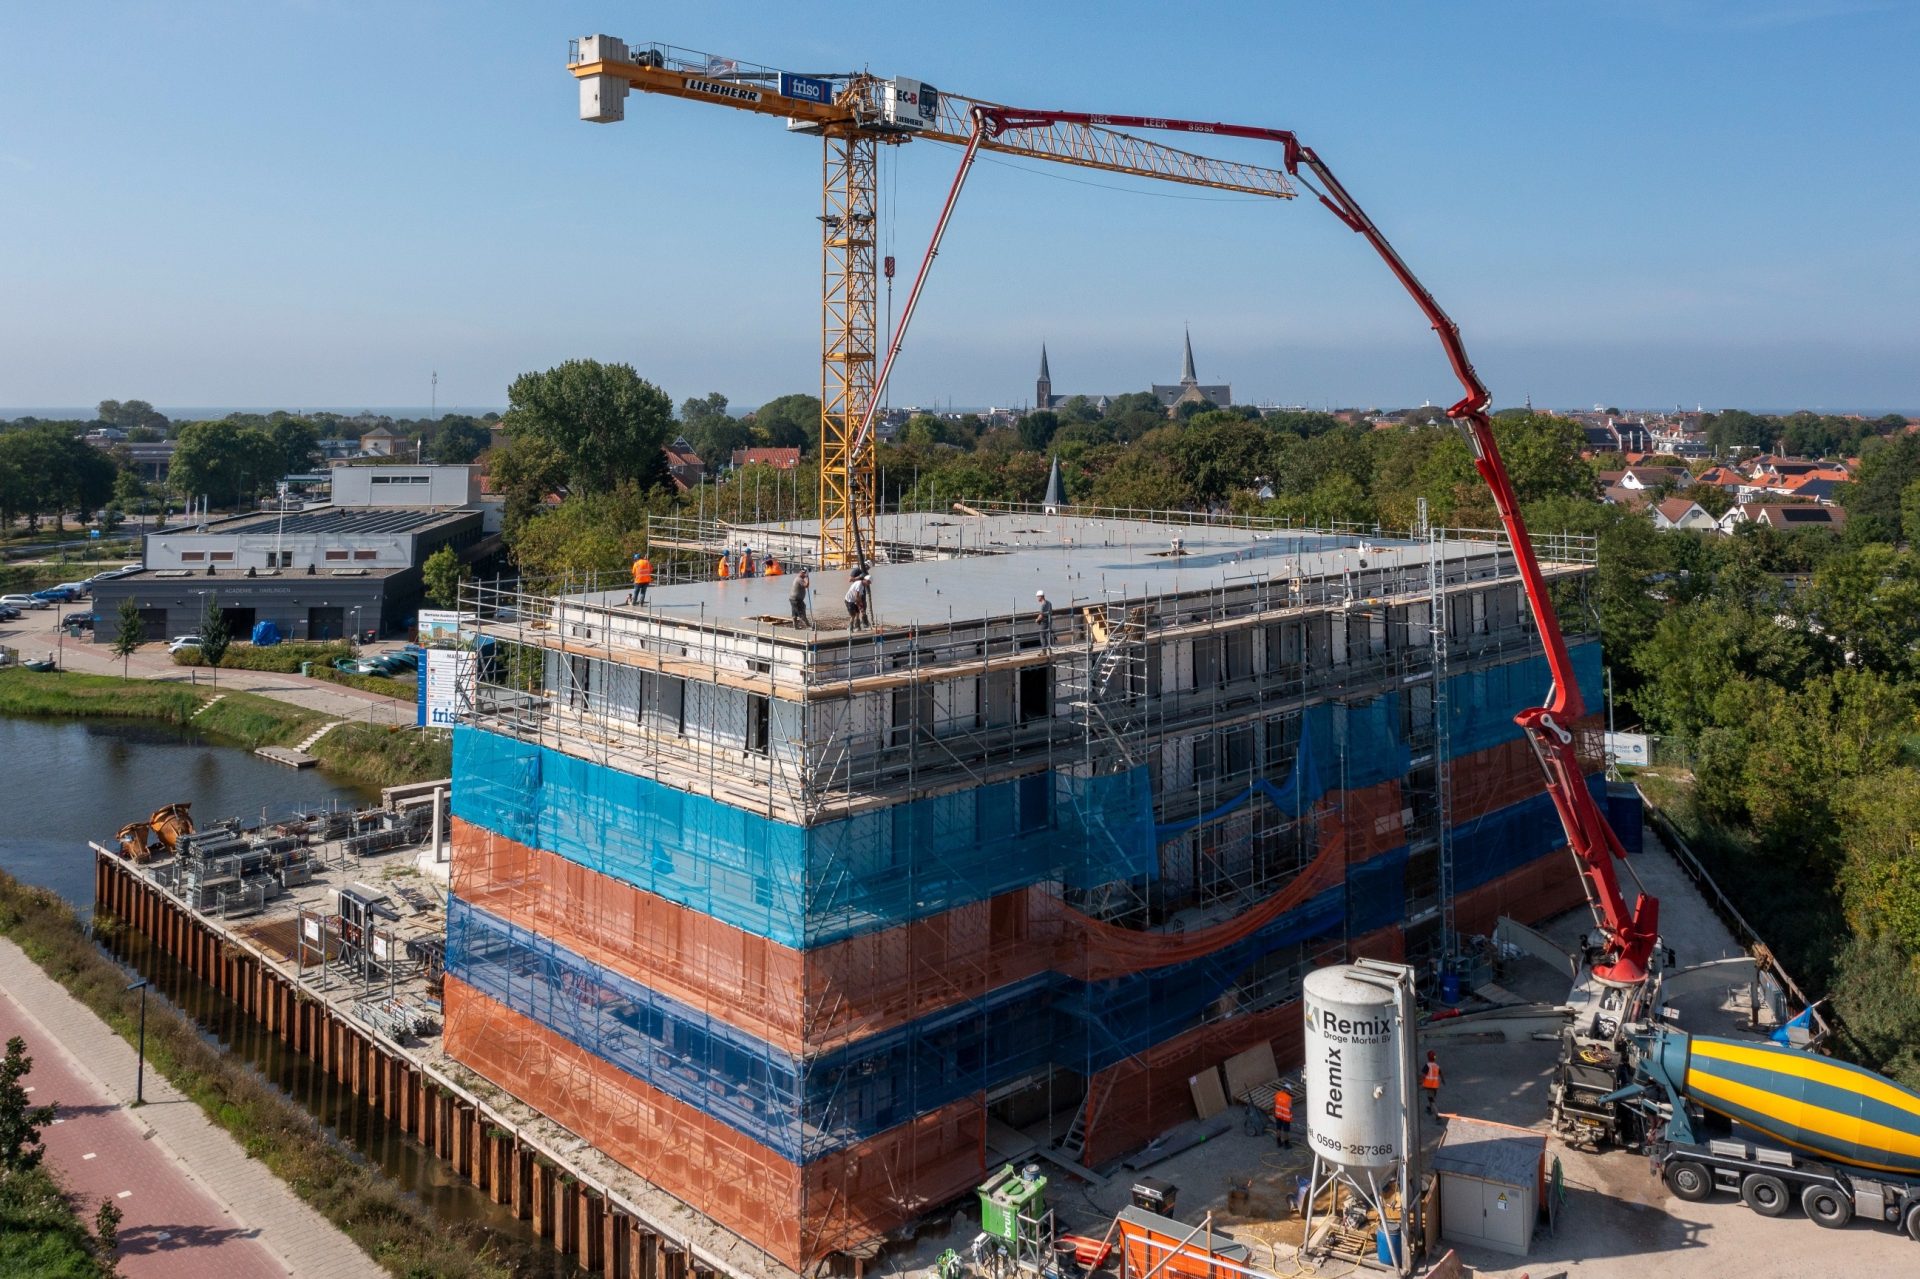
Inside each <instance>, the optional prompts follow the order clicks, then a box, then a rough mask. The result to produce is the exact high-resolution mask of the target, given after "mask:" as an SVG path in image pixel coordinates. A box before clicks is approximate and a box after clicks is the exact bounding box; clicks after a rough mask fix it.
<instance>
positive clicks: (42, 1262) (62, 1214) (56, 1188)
mask: <svg viewBox="0 0 1920 1279" xmlns="http://www.w3.org/2000/svg"><path fill="white" fill-rule="evenodd" d="M27 1047H28V1050H29V1051H32V1050H33V1048H34V1045H32V1044H29V1045H27ZM28 1078H29V1079H31V1078H32V1076H28ZM99 1274H100V1271H99V1268H98V1266H97V1263H96V1262H95V1261H94V1252H93V1236H92V1235H91V1234H89V1233H88V1232H87V1228H86V1227H85V1226H83V1225H82V1224H81V1223H80V1218H79V1216H78V1214H76V1213H75V1212H74V1210H73V1205H72V1204H71V1203H69V1202H68V1200H67V1197H66V1195H65V1194H64V1193H63V1192H62V1191H61V1189H60V1183H59V1181H58V1180H57V1179H56V1178H55V1177H54V1175H53V1173H52V1172H51V1171H49V1170H48V1169H47V1168H46V1167H45V1166H42V1167H39V1168H35V1169H32V1170H31V1171H28V1172H0V1275H32V1276H33V1279H98V1276H99Z"/></svg>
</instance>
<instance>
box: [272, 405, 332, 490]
mask: <svg viewBox="0 0 1920 1279" xmlns="http://www.w3.org/2000/svg"><path fill="white" fill-rule="evenodd" d="M266 434H267V438H269V439H270V440H272V441H273V451H274V454H275V457H274V467H273V469H274V471H275V472H276V474H274V475H273V476H270V477H268V476H263V477H262V478H263V479H269V478H270V479H275V480H277V479H278V478H279V477H280V476H282V475H299V474H302V473H303V472H306V471H310V470H312V469H313V459H314V456H315V455H316V454H318V453H319V452H320V436H319V434H318V433H317V432H315V431H314V429H313V423H312V422H310V421H308V420H307V419H305V418H299V417H293V416H291V415H289V416H286V417H282V418H279V419H278V420H276V421H275V422H274V423H273V425H271V426H269V427H268V428H267V431H266Z"/></svg>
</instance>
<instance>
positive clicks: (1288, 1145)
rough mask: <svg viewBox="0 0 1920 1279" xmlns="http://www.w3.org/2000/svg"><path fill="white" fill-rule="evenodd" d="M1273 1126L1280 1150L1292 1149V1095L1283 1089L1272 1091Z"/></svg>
mask: <svg viewBox="0 0 1920 1279" xmlns="http://www.w3.org/2000/svg"><path fill="white" fill-rule="evenodd" d="M1273 1126H1274V1128H1275V1129H1276V1130H1277V1138H1278V1140H1279V1142H1280V1149H1282V1150H1291V1149H1292V1148H1293V1094H1292V1093H1290V1092H1288V1091H1287V1090H1286V1089H1285V1088H1276V1089H1274V1090H1273Z"/></svg>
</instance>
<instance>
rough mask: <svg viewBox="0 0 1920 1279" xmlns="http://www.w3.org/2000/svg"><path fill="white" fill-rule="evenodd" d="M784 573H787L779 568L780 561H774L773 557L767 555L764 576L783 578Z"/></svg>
mask: <svg viewBox="0 0 1920 1279" xmlns="http://www.w3.org/2000/svg"><path fill="white" fill-rule="evenodd" d="M786 572H787V570H785V569H783V568H781V567H780V561H779V560H777V559H775V558H774V557H773V556H771V555H769V556H767V567H766V571H765V573H764V576H766V577H784V576H785V575H786Z"/></svg>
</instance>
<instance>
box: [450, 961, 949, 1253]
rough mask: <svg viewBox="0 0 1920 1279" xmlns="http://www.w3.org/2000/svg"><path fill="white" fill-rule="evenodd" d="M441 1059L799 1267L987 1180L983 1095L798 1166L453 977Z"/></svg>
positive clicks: (874, 1238)
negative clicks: (496, 1087) (468, 1068)
mask: <svg viewBox="0 0 1920 1279" xmlns="http://www.w3.org/2000/svg"><path fill="white" fill-rule="evenodd" d="M446 1049H447V1052H448V1053H449V1054H450V1055H451V1056H453V1057H454V1058H455V1059H457V1060H459V1061H462V1062H464V1063H466V1064H467V1065H469V1066H471V1067H472V1068H473V1069H475V1070H477V1071H479V1072H480V1073H481V1074H483V1075H485V1076H486V1077H487V1078H489V1079H491V1080H492V1081H493V1082H494V1083H496V1084H498V1085H499V1086H500V1087H502V1088H505V1089H507V1090H508V1091H509V1092H511V1093H513V1094H514V1095H515V1096H516V1097H518V1098H520V1099H521V1100H523V1101H525V1102H526V1103H527V1104H529V1105H531V1106H533V1107H535V1108H536V1109H538V1110H539V1111H540V1112H541V1113H543V1114H545V1115H547V1116H548V1117H550V1118H552V1119H553V1120H555V1121H556V1122H558V1123H560V1124H561V1125H563V1126H564V1127H566V1128H568V1129H570V1130H571V1131H573V1132H575V1133H577V1134H578V1135H580V1136H581V1137H583V1138H585V1139H586V1140H588V1141H590V1142H592V1143H593V1145H594V1146H595V1147H596V1148H598V1149H599V1150H601V1151H603V1152H605V1153H606V1154H608V1155H610V1156H611V1157H613V1158H614V1159H616V1160H618V1161H619V1162H620V1163H622V1164H624V1165H626V1166H627V1167H628V1168H631V1169H632V1170H633V1171H634V1172H635V1173H637V1174H638V1175H639V1176H641V1177H642V1178H644V1179H645V1180H647V1181H648V1182H650V1183H652V1184H653V1185H656V1186H658V1187H660V1188H661V1189H662V1190H665V1191H667V1192H668V1193H670V1194H672V1195H674V1196H676V1197H677V1198H679V1199H681V1200H683V1201H684V1202H686V1203H688V1204H691V1205H693V1206H694V1207H696V1208H698V1209H699V1210H700V1211H701V1212H702V1213H704V1214H706V1215H707V1216H709V1217H711V1218H713V1219H714V1220H715V1221H717V1222H719V1223H720V1224H721V1225H723V1226H725V1227H726V1228H727V1229H729V1230H732V1231H733V1232H735V1233H736V1234H738V1235H740V1236H741V1237H742V1238H744V1239H746V1240H748V1241H749V1242H751V1243H753V1244H754V1245H755V1246H757V1247H759V1248H762V1249H764V1250H765V1251H766V1252H767V1253H768V1254H770V1255H771V1256H772V1257H773V1258H774V1259H775V1260H777V1261H778V1262H780V1263H781V1264H782V1265H785V1266H788V1267H790V1268H792V1269H795V1270H801V1271H804V1270H805V1269H806V1268H807V1267H809V1266H810V1265H812V1264H813V1263H815V1262H818V1261H820V1260H822V1259H823V1258H825V1257H827V1256H828V1255H830V1254H832V1253H835V1252H846V1251H850V1250H853V1249H857V1248H860V1247H861V1246H863V1245H867V1244H871V1243H873V1242H875V1241H877V1240H879V1239H881V1238H883V1237H884V1236H886V1235H887V1234H888V1233H889V1232H891V1231H893V1230H895V1229H897V1228H899V1227H900V1226H902V1225H905V1224H907V1223H908V1222H911V1221H913V1220H915V1219H917V1218H918V1217H919V1216H921V1215H922V1214H923V1213H925V1212H926V1211H927V1210H928V1209H930V1208H932V1207H934V1206H936V1205H938V1204H940V1203H943V1202H946V1201H947V1200H950V1199H954V1198H957V1197H958V1196H960V1195H962V1194H964V1193H965V1192H966V1191H968V1190H969V1189H971V1188H972V1187H973V1186H975V1185H977V1184H978V1183H979V1182H980V1180H981V1178H982V1177H983V1176H984V1175H985V1161H986V1108H985V1101H984V1099H983V1098H981V1097H979V1096H973V1097H969V1098H966V1099H963V1100H961V1101H958V1102H955V1103H953V1104H951V1105H948V1106H945V1107H942V1108H941V1109H939V1110H936V1111H933V1112H931V1113H929V1114H926V1115H922V1116H920V1117H919V1118H917V1119H915V1120H913V1121H911V1122H909V1123H906V1124H902V1125H900V1126H899V1127H897V1128H894V1129H891V1130H889V1131H887V1132H885V1133H882V1134H881V1135H879V1136H877V1137H873V1138H870V1139H869V1140H867V1141H864V1142H861V1143H860V1144H859V1145H857V1146H853V1147H850V1148H848V1149H846V1150H842V1151H838V1152H836V1153H834V1154H832V1155H829V1156H827V1157H825V1158H822V1159H819V1160H815V1161H814V1162H812V1163H810V1164H806V1165H804V1166H803V1165H799V1164H794V1163H791V1162H789V1161H787V1160H785V1159H782V1158H780V1157H779V1156H778V1155H776V1154H774V1153H773V1152H772V1151H770V1150H769V1149H767V1148H766V1147H765V1146H763V1145H761V1144H760V1143H759V1142H757V1141H754V1140H753V1139H752V1138H749V1137H746V1136H744V1135H742V1134H740V1133H738V1132H736V1131H734V1130H733V1129H732V1128H729V1127H728V1126H727V1125H725V1124H723V1123H721V1122H720V1121H719V1120H717V1119H713V1118H710V1117H709V1116H707V1115H704V1114H702V1113H700V1112H699V1111H698V1110H695V1109H694V1108H692V1107H691V1106H687V1105H684V1104H683V1103H681V1102H678V1101H676V1100H674V1099H673V1098H671V1097H668V1096H666V1095H665V1094H663V1093H660V1092H658V1091H656V1090H654V1089H653V1088H650V1087H648V1086H647V1085H646V1084H644V1083H642V1082H641V1081H640V1080H638V1079H635V1078H634V1077H633V1076H631V1075H629V1074H627V1073H626V1072H624V1071H622V1070H620V1069H619V1068H618V1067H616V1066H613V1065H610V1064H609V1063H607V1062H605V1061H602V1060H601V1059H599V1058H598V1057H595V1056H594V1055H593V1054H592V1053H589V1052H587V1051H585V1050H584V1049H581V1048H578V1047H575V1046H574V1045H573V1044H571V1043H568V1042H567V1041H566V1040H565V1039H563V1038H561V1037H560V1036H559V1035H557V1034H555V1033H554V1032H552V1031H550V1030H547V1029H546V1028H545V1027H542V1026H540V1025H537V1024H536V1023H534V1022H532V1021H529V1020H528V1019H527V1018H525V1017H522V1016H521V1015H520V1014H518V1013H516V1012H513V1011H512V1010H511V1009H508V1008H505V1007H503V1006H502V1005H500V1004H499V1003H497V1002H495V1001H494V1000H491V999H489V998H487V997H486V996H485V995H483V994H481V993H479V992H478V991H476V990H474V989H473V988H472V987H471V986H468V985H467V984H466V983H464V982H462V981H460V979H459V978H457V977H453V976H449V977H448V978H447V981H446Z"/></svg>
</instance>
